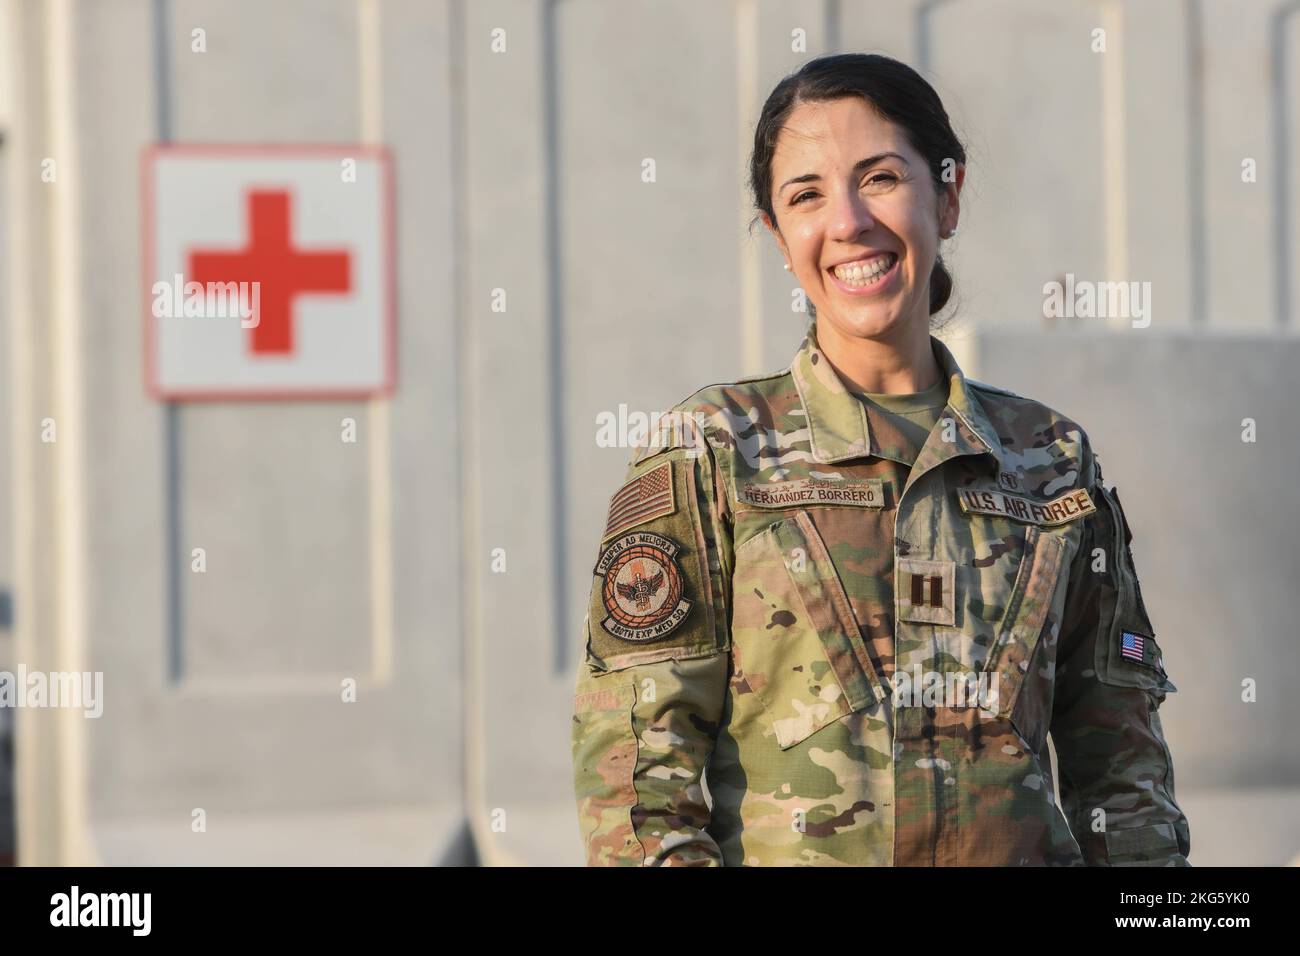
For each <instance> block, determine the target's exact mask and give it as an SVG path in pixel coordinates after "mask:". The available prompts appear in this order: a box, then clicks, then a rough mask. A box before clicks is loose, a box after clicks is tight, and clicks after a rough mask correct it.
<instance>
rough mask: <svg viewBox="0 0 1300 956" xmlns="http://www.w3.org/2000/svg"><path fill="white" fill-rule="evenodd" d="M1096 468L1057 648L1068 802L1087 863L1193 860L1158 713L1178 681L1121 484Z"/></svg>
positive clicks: (1058, 733)
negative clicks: (1145, 596) (1145, 594)
mask: <svg viewBox="0 0 1300 956" xmlns="http://www.w3.org/2000/svg"><path fill="white" fill-rule="evenodd" d="M1094 461H1095V459H1094ZM1090 470H1091V469H1090ZM1095 474H1096V480H1095V482H1092V483H1090V484H1089V485H1088V493H1089V495H1090V496H1091V497H1092V500H1093V503H1094V505H1095V506H1096V511H1095V512H1094V513H1093V514H1091V515H1089V516H1088V518H1087V519H1085V520H1086V524H1085V527H1084V533H1083V538H1082V543H1081V545H1080V549H1079V552H1078V553H1077V554H1076V556H1075V559H1074V563H1073V566H1072V569H1071V576H1070V584H1069V591H1068V593H1067V596H1066V605H1065V612H1064V617H1063V618H1062V625H1061V638H1060V641H1061V643H1060V646H1059V647H1058V649H1057V670H1056V686H1055V695H1054V702H1053V709H1052V725H1051V734H1052V740H1053V742H1054V745H1055V747H1056V755H1057V759H1058V763H1059V769H1060V785H1061V805H1062V807H1063V809H1064V811H1065V815H1066V817H1067V819H1068V820H1069V823H1070V828H1071V830H1072V831H1073V833H1074V836H1075V839H1076V840H1077V841H1078V844H1079V847H1080V849H1081V850H1082V851H1083V856H1084V860H1085V861H1086V862H1087V863H1088V864H1089V865H1093V866H1188V865H1189V863H1188V860H1187V857H1188V854H1189V852H1190V849H1191V836H1190V832H1189V829H1188V824H1187V818H1186V816H1184V814H1183V812H1182V810H1180V809H1179V807H1178V804H1177V803H1176V802H1175V800H1174V768H1173V760H1172V757H1171V756H1170V753H1169V747H1168V745H1167V744H1166V743H1165V739H1164V732H1163V730H1162V728H1161V726H1160V715H1159V713H1158V709H1159V707H1160V705H1161V703H1162V702H1163V701H1164V699H1165V696H1166V694H1168V693H1170V692H1173V691H1176V690H1177V688H1176V687H1175V686H1174V684H1173V682H1172V681H1170V679H1169V676H1168V674H1167V673H1166V671H1165V661H1164V659H1163V654H1162V652H1161V650H1160V647H1159V646H1158V645H1157V643H1156V639H1155V633H1154V631H1153V630H1152V627H1151V621H1150V618H1149V617H1148V616H1147V611H1146V606H1145V605H1144V603H1143V601H1142V592H1141V588H1140V585H1139V584H1138V579H1137V572H1136V569H1135V568H1134V565H1133V555H1132V552H1131V548H1130V544H1131V541H1132V533H1131V531H1130V530H1129V526H1128V521H1127V520H1126V519H1125V517H1124V511H1123V508H1122V507H1121V505H1120V502H1119V495H1118V490H1117V489H1106V488H1105V487H1104V486H1103V484H1102V481H1101V471H1100V465H1096V470H1095Z"/></svg>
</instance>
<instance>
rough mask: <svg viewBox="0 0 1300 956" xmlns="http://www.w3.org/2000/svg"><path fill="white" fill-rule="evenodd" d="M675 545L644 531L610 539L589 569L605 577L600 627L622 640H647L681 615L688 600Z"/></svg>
mask: <svg viewBox="0 0 1300 956" xmlns="http://www.w3.org/2000/svg"><path fill="white" fill-rule="evenodd" d="M680 550H681V548H680V547H678V545H677V543H676V542H675V541H673V540H672V539H671V538H665V537H664V536H663V535H661V534H654V533H653V532H649V531H641V532H633V533H631V534H626V535H623V537H621V538H616V539H615V540H614V541H611V542H610V544H609V546H608V547H606V548H605V550H604V551H602V552H601V554H600V560H599V561H597V562H596V570H595V573H596V574H597V575H598V576H603V577H604V579H605V583H604V587H603V589H602V596H603V600H604V604H605V610H606V611H608V612H609V616H608V617H606V618H605V620H603V621H601V622H600V623H601V627H603V628H604V629H605V630H606V631H608V632H609V633H610V634H613V635H614V636H615V637H617V638H621V639H622V640H625V641H637V642H640V641H653V640H656V639H658V638H661V637H663V636H664V635H665V634H668V633H671V632H672V631H673V630H675V629H676V628H677V626H678V625H679V624H681V623H682V621H684V620H686V615H687V614H689V613H690V610H691V602H690V601H689V600H687V599H686V596H685V583H684V582H683V580H682V572H681V569H680V568H678V566H677V552H678V551H680Z"/></svg>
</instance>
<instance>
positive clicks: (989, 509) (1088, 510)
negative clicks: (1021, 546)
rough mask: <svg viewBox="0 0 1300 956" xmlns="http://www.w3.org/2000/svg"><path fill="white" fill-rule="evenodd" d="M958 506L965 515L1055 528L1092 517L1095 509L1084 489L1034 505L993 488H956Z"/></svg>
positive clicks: (1035, 502)
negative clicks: (979, 515)
mask: <svg viewBox="0 0 1300 956" xmlns="http://www.w3.org/2000/svg"><path fill="white" fill-rule="evenodd" d="M957 504H958V505H959V506H960V507H961V510H962V511H963V512H965V513H966V514H968V515H969V514H981V515H1000V516H1002V517H1003V518H1010V519H1011V520H1013V521H1023V522H1025V523H1027V524H1036V525H1042V526H1044V527H1048V528H1050V527H1054V526H1056V525H1058V524H1065V523H1066V522H1068V521H1073V520H1074V519H1075V518H1082V517H1083V516H1084V515H1089V514H1092V513H1093V512H1094V511H1096V510H1097V509H1096V507H1095V506H1094V505H1093V503H1092V499H1091V498H1090V497H1088V491H1087V489H1086V488H1076V489H1075V490H1074V491H1067V492H1066V493H1065V494H1063V495H1061V496H1059V497H1057V498H1053V499H1052V500H1051V501H1033V500H1031V499H1029V498H1022V497H1020V496H1019V495H1009V494H1007V493H1006V492H1005V491H999V490H997V489H994V488H958V489H957Z"/></svg>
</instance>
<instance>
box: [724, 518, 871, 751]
mask: <svg viewBox="0 0 1300 956" xmlns="http://www.w3.org/2000/svg"><path fill="white" fill-rule="evenodd" d="M735 558H736V566H735V571H734V578H733V588H732V593H733V595H734V608H733V612H732V652H733V655H734V657H735V664H736V668H737V671H738V678H739V680H740V681H741V682H743V684H742V686H743V687H744V688H745V689H747V690H748V691H749V692H751V693H753V694H754V695H755V696H756V697H757V698H758V699H759V700H760V701H761V702H762V705H763V709H764V710H765V711H766V713H767V716H768V718H769V720H770V722H771V725H772V729H773V731H774V733H775V735H776V739H777V743H778V744H779V745H780V747H781V748H782V749H787V748H790V747H793V746H795V745H796V744H798V743H801V742H802V741H804V740H806V739H807V738H808V737H810V736H812V735H813V734H814V733H816V732H817V731H818V730H820V729H821V728H823V727H825V726H826V725H827V724H830V723H833V722H834V721H836V720H838V719H839V718H840V717H843V716H844V715H846V714H849V713H852V712H853V711H856V710H861V709H862V708H864V707H867V706H869V705H871V704H873V703H875V702H876V701H880V700H884V699H885V696H886V694H885V691H884V689H883V686H882V684H881V682H880V679H879V676H878V674H877V671H876V668H875V667H874V666H873V664H872V662H871V659H870V655H869V653H868V650H867V647H866V644H865V642H864V641H863V639H862V632H861V630H860V629H859V628H858V623H857V619H856V618H855V617H854V616H853V610H852V608H851V606H850V605H849V599H848V595H847V594H846V593H845V591H844V585H843V583H842V582H841V581H840V578H839V575H838V574H837V573H836V570H835V566H834V564H833V563H832V562H831V558H830V554H829V552H828V551H827V549H826V544H825V542H824V541H823V540H822V537H821V535H820V534H819V533H818V531H817V528H816V526H815V525H814V524H813V520H812V517H811V516H810V515H809V514H808V512H806V511H797V512H794V513H793V514H791V515H790V517H788V518H785V519H783V520H781V521H777V522H775V523H773V524H771V525H769V526H767V527H766V528H765V529H764V530H763V531H761V532H759V533H758V534H755V535H754V536H753V537H751V538H749V539H748V540H746V541H745V542H744V543H743V544H741V545H740V546H739V547H737V548H736V552H735Z"/></svg>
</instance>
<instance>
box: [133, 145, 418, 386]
mask: <svg viewBox="0 0 1300 956" xmlns="http://www.w3.org/2000/svg"><path fill="white" fill-rule="evenodd" d="M143 179H144V182H143V191H144V197H145V211H144V233H145V250H144V284H145V308H146V316H145V376H146V380H147V384H148V387H149V390H150V392H151V393H152V394H153V395H155V396H156V397H158V398H161V399H167V400H202V399H294V398H361V397H373V396H378V395H385V394H389V393H391V392H392V389H393V386H394V376H395V364H396V352H395V349H396V342H395V335H396V330H395V318H394V280H393V248H392V228H393V227H392V215H393V206H392V193H393V187H392V169H391V162H390V160H389V156H388V153H387V151H386V150H384V149H382V148H376V147H363V146H233V145H232V146H224V145H214V146H206V145H204V146H200V145H183V146H156V147H153V148H151V149H149V150H148V151H147V152H146V153H145V156H144V169H143Z"/></svg>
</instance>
